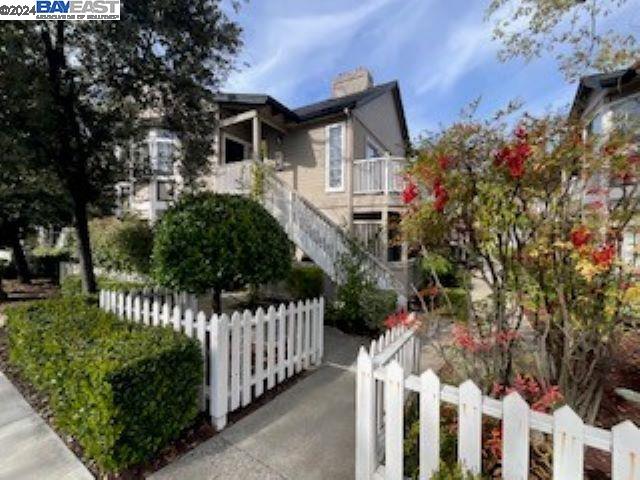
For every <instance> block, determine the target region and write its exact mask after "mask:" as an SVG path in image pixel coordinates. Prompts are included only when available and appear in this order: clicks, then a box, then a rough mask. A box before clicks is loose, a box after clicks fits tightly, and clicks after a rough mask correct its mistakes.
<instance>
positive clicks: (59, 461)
mask: <svg viewBox="0 0 640 480" xmlns="http://www.w3.org/2000/svg"><path fill="white" fill-rule="evenodd" d="M92 478H93V476H92V475H91V473H89V471H88V470H87V469H86V468H85V466H84V465H83V464H82V463H81V462H80V460H78V459H77V458H76V456H75V455H74V454H73V453H72V452H71V451H70V450H69V449H68V448H67V447H66V445H65V444H64V443H63V442H62V440H60V438H58V436H57V435H56V434H55V433H54V432H53V430H51V428H50V427H49V426H48V425H47V424H46V423H45V421H44V420H42V418H40V416H39V415H38V414H37V413H36V412H35V411H34V410H33V409H32V408H31V406H30V405H29V404H28V403H27V402H26V401H25V400H24V398H22V395H20V392H18V390H16V388H15V387H14V386H13V385H12V384H11V382H10V381H9V379H7V377H6V376H5V375H4V373H2V372H0V480H48V479H51V480H76V479H78V480H82V479H92Z"/></svg>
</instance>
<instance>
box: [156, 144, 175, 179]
mask: <svg viewBox="0 0 640 480" xmlns="http://www.w3.org/2000/svg"><path fill="white" fill-rule="evenodd" d="M156 150H157V157H156V161H155V170H156V172H158V173H161V174H166V175H170V174H172V173H173V159H174V156H175V147H174V145H173V142H172V141H171V140H160V139H158V140H157V141H156Z"/></svg>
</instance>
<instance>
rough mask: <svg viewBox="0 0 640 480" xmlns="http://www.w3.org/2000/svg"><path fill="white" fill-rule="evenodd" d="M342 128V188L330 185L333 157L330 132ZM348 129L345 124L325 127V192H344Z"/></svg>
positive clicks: (339, 123)
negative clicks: (331, 160)
mask: <svg viewBox="0 0 640 480" xmlns="http://www.w3.org/2000/svg"><path fill="white" fill-rule="evenodd" d="M336 127H340V129H341V132H340V133H341V138H342V165H341V172H340V186H338V187H332V186H331V183H330V164H329V163H330V157H331V145H330V143H329V142H330V132H331V129H333V128H336ZM346 130H347V129H346V128H345V123H344V122H338V123H332V124H330V125H327V126H326V127H325V139H324V177H325V178H324V180H325V184H324V185H325V192H328V193H336V192H344V184H345V181H344V179H345V167H346V165H345V164H346V161H345V153H346V151H347V139H346V137H347V136H346Z"/></svg>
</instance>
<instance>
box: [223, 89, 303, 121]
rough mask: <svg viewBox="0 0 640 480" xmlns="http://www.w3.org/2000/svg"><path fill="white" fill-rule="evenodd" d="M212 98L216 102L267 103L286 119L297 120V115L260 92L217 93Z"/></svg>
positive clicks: (260, 104)
mask: <svg viewBox="0 0 640 480" xmlns="http://www.w3.org/2000/svg"><path fill="white" fill-rule="evenodd" d="M214 100H215V101H216V102H218V103H233V104H237V105H255V106H262V105H269V106H271V107H273V109H274V110H276V111H278V112H280V113H282V114H283V115H284V116H285V118H287V120H292V121H296V122H297V121H298V116H297V115H296V114H295V113H293V112H292V111H291V110H289V108H287V107H286V106H284V105H283V104H282V103H280V102H279V101H278V100H276V99H275V98H273V97H272V96H271V95H265V94H261V93H217V94H216V95H215V96H214Z"/></svg>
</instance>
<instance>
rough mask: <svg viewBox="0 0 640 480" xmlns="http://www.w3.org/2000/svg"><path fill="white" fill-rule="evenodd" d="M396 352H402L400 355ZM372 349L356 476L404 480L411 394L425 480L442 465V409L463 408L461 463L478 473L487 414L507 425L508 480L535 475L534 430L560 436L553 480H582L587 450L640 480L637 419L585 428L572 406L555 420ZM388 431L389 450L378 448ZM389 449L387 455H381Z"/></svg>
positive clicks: (365, 359)
mask: <svg viewBox="0 0 640 480" xmlns="http://www.w3.org/2000/svg"><path fill="white" fill-rule="evenodd" d="M394 355H395V354H394ZM383 357H388V354H385V353H384V350H383V352H379V353H377V354H376V355H375V356H373V355H371V354H370V353H369V352H367V351H366V350H365V349H364V348H363V349H361V351H360V354H359V356H358V367H357V368H358V370H357V380H356V389H357V390H356V391H357V394H356V395H357V397H356V402H357V403H356V479H357V480H365V479H367V480H368V479H382V478H384V479H389V480H401V479H403V478H404V473H403V469H404V464H403V462H404V457H403V455H404V452H403V435H404V408H405V405H404V400H405V398H406V395H407V394H408V393H409V392H415V393H417V394H418V396H419V400H418V401H419V415H420V419H419V421H420V433H419V439H420V440H419V441H420V444H419V448H418V450H419V457H420V458H419V468H420V479H421V480H428V479H429V478H431V476H432V475H433V474H434V473H435V472H436V471H437V470H438V468H439V464H440V404H441V402H445V403H449V404H453V405H457V406H458V448H457V450H458V463H460V464H461V465H462V467H463V469H465V470H467V471H470V472H471V473H474V474H480V473H481V467H482V458H481V453H482V416H483V414H484V415H487V416H488V417H492V418H495V419H501V420H502V478H504V479H506V480H516V479H517V480H522V479H526V478H529V452H530V450H529V441H530V431H531V430H534V431H538V432H542V433H544V434H548V435H551V436H552V441H553V478H554V479H555V480H574V479H575V480H578V479H579V480H582V478H583V477H584V449H585V447H592V448H595V449H597V450H602V451H605V452H611V458H612V472H613V475H612V478H613V480H623V479H624V480H640V430H639V429H638V428H637V427H636V426H635V425H634V424H633V423H632V422H630V421H626V422H622V423H620V424H618V425H616V426H615V427H613V428H612V429H611V431H609V430H604V429H601V428H597V427H592V426H589V425H585V424H584V423H583V422H582V420H581V419H580V418H579V417H578V415H576V413H575V412H574V411H573V410H571V408H569V407H568V406H564V407H562V408H560V409H558V410H556V411H555V412H554V413H553V415H548V414H545V413H540V412H537V411H534V410H531V409H530V408H529V405H527V403H526V401H525V400H523V399H522V397H520V395H518V393H515V392H514V393H511V394H510V395H508V396H506V397H505V398H504V399H503V400H501V401H500V400H496V399H494V398H490V397H487V396H483V395H482V393H481V391H480V389H479V388H478V387H477V386H476V385H475V384H474V383H473V382H472V381H471V380H467V381H466V382H464V383H463V384H461V385H460V386H459V387H453V386H450V385H441V383H440V380H439V378H438V377H437V376H436V374H435V373H433V372H432V371H431V370H428V371H426V372H424V373H422V375H420V376H416V375H407V367H406V365H403V364H402V363H401V362H398V361H397V360H393V361H392V362H391V363H390V364H389V365H386V366H385V365H384V364H382V363H381V362H379V361H378V359H380V358H383ZM379 382H382V384H383V385H384V387H383V389H384V396H383V398H384V401H383V403H384V411H385V414H384V415H383V416H382V422H384V425H383V426H382V427H380V426H379V425H378V423H377V422H378V421H380V419H379V416H378V414H377V411H378V409H379V408H380V405H379V402H380V400H381V397H379V395H378V392H377V388H378V386H377V384H378V383H379ZM380 431H382V432H384V434H383V439H382V442H383V445H384V446H383V448H382V449H381V448H380V446H379V445H378V444H377V438H378V434H379V432H380ZM380 450H382V451H383V454H381V453H380Z"/></svg>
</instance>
